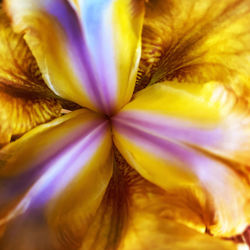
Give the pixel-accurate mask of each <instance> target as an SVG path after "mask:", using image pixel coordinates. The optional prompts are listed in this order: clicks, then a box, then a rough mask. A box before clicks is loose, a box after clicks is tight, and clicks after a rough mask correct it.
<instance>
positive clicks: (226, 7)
mask: <svg viewBox="0 0 250 250" xmlns="http://www.w3.org/2000/svg"><path fill="white" fill-rule="evenodd" d="M249 19H250V1H249V0H241V1H238V0H223V1H219V2H218V1H216V0H206V1H203V0H190V1H187V0H180V1H174V0H167V1H165V0H159V1H149V3H148V4H147V5H146V18H145V22H144V27H143V38H142V40H143V42H142V44H143V45H142V60H141V63H140V73H141V74H140V79H138V87H139V85H141V87H143V86H145V85H148V84H153V83H156V82H159V81H162V80H173V79H178V81H184V82H191V83H204V82H207V81H212V80H216V81H222V82H224V83H225V84H226V85H230V86H233V88H234V90H235V91H236V93H237V94H240V95H245V94H247V95H248V96H250V95H249V82H250V81H249V79H250V71H249V64H250V26H249Z"/></svg>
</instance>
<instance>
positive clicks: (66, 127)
mask: <svg viewBox="0 0 250 250" xmlns="http://www.w3.org/2000/svg"><path fill="white" fill-rule="evenodd" d="M107 125H108V124H107V121H105V120H103V118H101V117H98V116H97V115H96V114H94V113H91V112H89V111H86V110H78V111H73V112H71V113H69V114H67V115H64V116H62V117H61V118H58V119H55V120H54V121H52V122H50V123H47V124H45V125H40V126H38V127H37V128H35V129H33V130H31V131H30V132H28V133H26V135H24V136H23V137H22V138H20V139H19V140H17V141H16V142H14V143H11V144H9V145H7V146H6V147H4V148H3V149H2V150H1V151H0V156H1V162H0V167H1V168H0V195H1V200H0V203H1V204H0V207H1V210H0V218H1V219H0V224H1V225H6V231H5V232H4V235H3V237H2V239H1V242H0V246H1V249H20V248H19V246H22V247H23V248H21V249H27V250H29V249H30V250H31V249H32V250H33V249H54V248H53V247H55V249H58V248H59V249H76V248H77V246H78V245H79V244H80V242H81V237H82V235H83V233H84V231H85V230H86V228H87V225H88V221H89V220H90V219H91V216H93V215H94V214H95V211H96V209H97V207H98V206H99V203H100V201H101V199H102V196H103V194H104V192H105V190H106V187H107V185H108V182H109V180H110V178H111V175H112V168H113V164H112V155H111V136H110V131H109V128H108V127H107Z"/></svg>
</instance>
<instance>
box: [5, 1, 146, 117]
mask: <svg viewBox="0 0 250 250" xmlns="http://www.w3.org/2000/svg"><path fill="white" fill-rule="evenodd" d="M5 3H6V7H7V10H8V12H9V14H10V16H11V17H12V20H13V24H14V27H15V29H16V31H18V32H24V33H25V39H26V41H27V43H28V44H29V46H30V47H31V49H32V52H33V54H34V55H35V57H36V59H37V61H38V64H39V66H40V68H41V71H42V73H43V75H44V77H45V79H46V80H47V84H48V85H49V86H50V87H51V89H53V90H54V91H55V93H57V94H58V95H60V96H62V97H63V98H66V99H68V100H72V101H74V102H76V103H78V104H80V105H82V106H85V107H88V108H91V109H94V110H97V111H102V112H105V113H108V114H110V113H113V112H114V111H116V110H117V109H119V108H120V107H121V106H123V105H124V104H126V103H127V102H128V101H129V100H130V98H131V96H132V93H133V90H134V86H135V78H136V73H137V67H138V64H139V58H140V52H141V30H142V22H143V16H144V2H143V1H141V0H139V1H135V0H110V1H103V0H99V1H98V2H96V1H92V0H86V1H80V2H75V1H69V2H68V1H67V0H52V1H42V0H39V1H36V0H25V1H22V4H20V1H19V0H7V1H6V2H5ZM51 34H53V39H51Z"/></svg>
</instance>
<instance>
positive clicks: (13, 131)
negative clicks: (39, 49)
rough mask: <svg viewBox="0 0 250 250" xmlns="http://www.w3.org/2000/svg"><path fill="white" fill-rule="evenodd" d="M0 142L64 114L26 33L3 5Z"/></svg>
mask: <svg viewBox="0 0 250 250" xmlns="http://www.w3.org/2000/svg"><path fill="white" fill-rule="evenodd" d="M0 107H1V108H0V145H1V144H5V143H8V142H9V141H10V140H11V137H12V136H17V135H21V134H23V133H25V132H26V131H28V130H30V129H31V128H33V127H35V126H36V125H38V124H41V123H44V122H47V121H49V120H51V119H53V118H56V117H58V116H59V115H60V110H61V105H60V104H59V101H57V100H56V99H55V98H54V96H53V95H52V92H51V91H50V89H49V88H48V87H47V86H46V85H45V83H44V82H43V79H42V78H41V74H40V72H39V69H38V67H37V64H36V61H35V59H34V57H33V56H32V54H31V52H30V50H29V48H28V47H27V45H26V43H25V41H24V39H23V37H22V36H21V35H16V34H15V33H14V32H13V31H12V29H11V27H10V23H9V20H8V18H7V17H6V15H5V14H4V13H3V10H2V9H0Z"/></svg>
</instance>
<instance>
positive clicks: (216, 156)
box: [112, 82, 250, 236]
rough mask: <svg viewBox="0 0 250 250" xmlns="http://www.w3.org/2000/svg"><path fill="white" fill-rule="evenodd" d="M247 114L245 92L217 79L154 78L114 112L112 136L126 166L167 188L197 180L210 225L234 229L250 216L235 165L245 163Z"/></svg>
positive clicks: (215, 229) (249, 137)
mask: <svg viewBox="0 0 250 250" xmlns="http://www.w3.org/2000/svg"><path fill="white" fill-rule="evenodd" d="M248 114H249V111H248V109H247V108H246V105H244V100H241V99H237V97H236V96H235V95H234V93H233V92H232V91H228V90H227V89H225V88H224V86H223V85H220V84H218V83H207V84H203V85H198V86H197V85H195V84H184V83H181V84H178V83H174V82H165V83H158V84H156V85H154V86H151V87H149V88H146V89H145V90H143V91H141V92H138V94H137V95H136V96H135V98H134V100H133V101H132V102H130V103H129V104H128V105H126V106H125V107H124V109H123V110H122V111H121V112H120V113H118V114H117V115H116V116H115V117H113V118H112V121H113V133H114V142H115V144H116V146H117V147H118V149H119V150H120V152H121V153H122V155H123V156H124V157H125V158H126V160H127V161H128V162H129V163H130V165H131V166H133V167H134V168H136V169H137V170H138V171H139V172H140V174H142V176H144V177H145V178H146V179H148V180H150V181H152V182H153V183H155V184H157V185H159V186H161V187H163V188H165V189H166V190H168V189H169V188H170V187H171V188H173V187H179V186H183V185H184V186H185V185H193V184H195V185H201V186H202V187H203V188H204V189H205V190H206V191H207V192H208V195H209V197H210V198H209V199H210V205H211V206H213V207H214V210H215V218H214V219H215V221H216V223H215V225H211V227H210V230H211V232H212V233H213V234H216V235H224V236H231V235H234V234H237V233H241V232H242V231H243V230H244V229H245V227H246V226H247V224H248V223H249V220H250V217H249V209H250V207H249V205H250V187H249V185H248V184H247V182H246V181H245V180H244V178H242V177H241V175H238V173H237V172H236V169H234V168H233V162H236V163H238V164H245V165H249V152H250V150H249V149H250V146H249V141H250V130H249V127H250V119H249V115H248ZM231 161H232V162H231ZM229 194H232V195H229Z"/></svg>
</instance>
